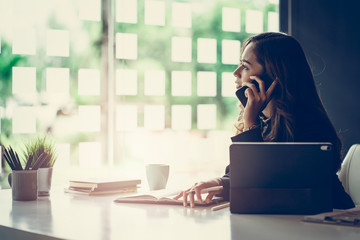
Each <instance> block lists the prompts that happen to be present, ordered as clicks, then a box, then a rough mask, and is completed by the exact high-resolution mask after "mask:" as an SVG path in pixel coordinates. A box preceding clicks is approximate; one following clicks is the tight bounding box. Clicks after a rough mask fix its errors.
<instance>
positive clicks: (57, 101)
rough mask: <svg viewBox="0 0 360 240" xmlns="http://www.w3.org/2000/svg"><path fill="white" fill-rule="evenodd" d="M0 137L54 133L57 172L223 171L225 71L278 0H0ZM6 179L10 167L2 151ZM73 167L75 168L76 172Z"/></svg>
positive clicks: (275, 15) (230, 105) (228, 87)
mask: <svg viewBox="0 0 360 240" xmlns="http://www.w3.org/2000/svg"><path fill="white" fill-rule="evenodd" d="M0 4H1V5H0V22H1V25H0V42H1V48H0V96H1V97H0V117H1V122H0V123H1V126H0V131H1V132H0V134H1V136H0V142H1V144H3V145H4V146H8V145H11V146H12V147H13V148H14V149H15V150H16V151H18V153H19V154H20V158H21V152H22V151H23V150H24V143H27V142H28V141H30V140H31V139H32V138H34V137H35V138H36V137H38V136H48V137H50V138H51V139H53V140H54V141H55V142H56V150H57V154H58V160H57V162H56V164H55V176H56V177H57V178H58V179H62V180H68V178H71V177H72V176H73V174H77V175H79V174H82V175H86V176H93V175H94V176H100V175H112V174H114V175H117V174H119V172H121V174H129V175H134V176H137V175H139V174H140V175H141V174H142V172H143V171H144V168H143V166H144V164H146V163H167V164H170V166H171V172H172V174H180V175H181V174H182V173H184V174H185V173H186V174H190V175H193V176H199V177H201V178H203V177H213V176H221V175H222V174H223V172H224V168H225V167H226V165H227V164H228V147H229V144H230V137H231V136H232V135H233V132H234V130H235V129H234V123H235V121H236V119H237V115H238V113H239V111H240V110H239V108H238V107H237V104H238V100H237V99H236V98H235V96H234V92H235V84H234V81H235V78H234V76H233V75H232V71H233V70H234V69H235V68H236V66H237V64H238V63H239V58H240V46H241V44H242V42H243V41H244V40H245V39H246V38H248V37H249V36H251V35H254V34H257V33H261V32H265V31H279V1H278V0H252V1H250V0H237V1H233V0H184V1H182V0H102V1H101V0H32V1H29V0H0ZM1 162H2V164H1V173H0V175H1V178H0V181H1V184H0V185H1V186H3V187H6V186H7V179H6V177H7V174H8V172H9V171H10V169H9V168H8V166H7V164H5V163H4V160H3V159H2V160H1ZM79 169H80V171H79Z"/></svg>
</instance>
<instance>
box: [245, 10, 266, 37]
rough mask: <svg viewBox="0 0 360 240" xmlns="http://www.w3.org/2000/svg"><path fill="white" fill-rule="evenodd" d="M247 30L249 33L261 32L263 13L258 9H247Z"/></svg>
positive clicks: (262, 29)
mask: <svg viewBox="0 0 360 240" xmlns="http://www.w3.org/2000/svg"><path fill="white" fill-rule="evenodd" d="M245 23H246V26H245V29H246V32H248V33H261V32H263V31H264V28H263V13H262V12H260V11H256V10H247V11H246V22H245Z"/></svg>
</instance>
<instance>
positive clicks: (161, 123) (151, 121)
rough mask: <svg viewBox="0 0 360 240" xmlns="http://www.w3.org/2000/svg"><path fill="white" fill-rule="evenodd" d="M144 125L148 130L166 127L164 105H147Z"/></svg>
mask: <svg viewBox="0 0 360 240" xmlns="http://www.w3.org/2000/svg"><path fill="white" fill-rule="evenodd" d="M144 127H145V128H146V129H148V130H163V129H164V128H165V107H164V106H162V105H145V107H144Z"/></svg>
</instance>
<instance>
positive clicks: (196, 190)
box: [174, 178, 221, 208]
mask: <svg viewBox="0 0 360 240" xmlns="http://www.w3.org/2000/svg"><path fill="white" fill-rule="evenodd" d="M215 186H221V179H220V178H215V179H212V180H209V181H206V182H197V183H195V184H194V185H193V186H192V187H191V188H189V189H187V190H185V191H182V192H181V193H180V194H179V195H177V196H175V197H174V199H175V200H178V199H179V198H181V197H182V198H183V205H184V207H187V205H188V200H190V207H192V208H193V207H195V196H194V195H196V198H197V199H198V201H199V202H200V203H204V202H205V203H211V202H212V201H213V197H214V196H215V195H217V194H220V193H221V191H212V192H209V194H208V195H207V196H206V199H205V200H203V199H202V197H201V190H202V189H205V188H209V187H215ZM188 198H189V199H188Z"/></svg>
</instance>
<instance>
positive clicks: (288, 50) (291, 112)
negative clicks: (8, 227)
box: [241, 32, 341, 156]
mask: <svg viewBox="0 0 360 240" xmlns="http://www.w3.org/2000/svg"><path fill="white" fill-rule="evenodd" d="M250 43H253V44H254V45H255V46H254V53H255V55H256V58H257V61H258V62H259V63H260V64H261V65H262V66H263V68H264V71H266V73H267V74H268V75H269V76H270V77H271V78H272V79H277V82H278V83H277V86H276V88H275V90H274V92H273V94H272V100H273V101H272V102H273V105H274V113H273V115H272V116H271V131H270V133H269V134H268V135H267V136H265V141H276V142H293V141H302V140H304V139H299V137H298V136H300V135H301V134H302V133H301V132H298V131H303V129H307V130H312V129H314V130H317V128H321V129H322V130H324V131H326V132H327V134H328V136H331V139H329V140H327V141H330V140H331V142H332V143H333V144H334V146H335V148H336V150H337V152H338V153H339V156H340V152H341V141H340V139H339V137H338V135H337V133H336V131H335V128H334V126H333V125H332V123H331V121H330V119H329V117H328V115H327V113H326V110H325V108H324V106H323V103H322V101H321V99H320V97H319V94H318V90H317V87H316V85H315V81H314V77H313V74H312V71H311V68H310V66H309V64H308V61H307V59H306V56H305V53H304V51H303V49H302V47H301V46H300V44H299V42H298V41H297V40H296V39H295V38H293V37H291V36H289V35H287V34H284V33H275V32H268V33H261V34H259V35H255V36H252V37H250V38H249V39H247V40H246V41H245V42H244V43H243V46H242V50H241V52H243V51H244V49H245V48H246V46H248V45H249V44H250ZM301 129H302V130H301ZM305 140H306V139H305Z"/></svg>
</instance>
